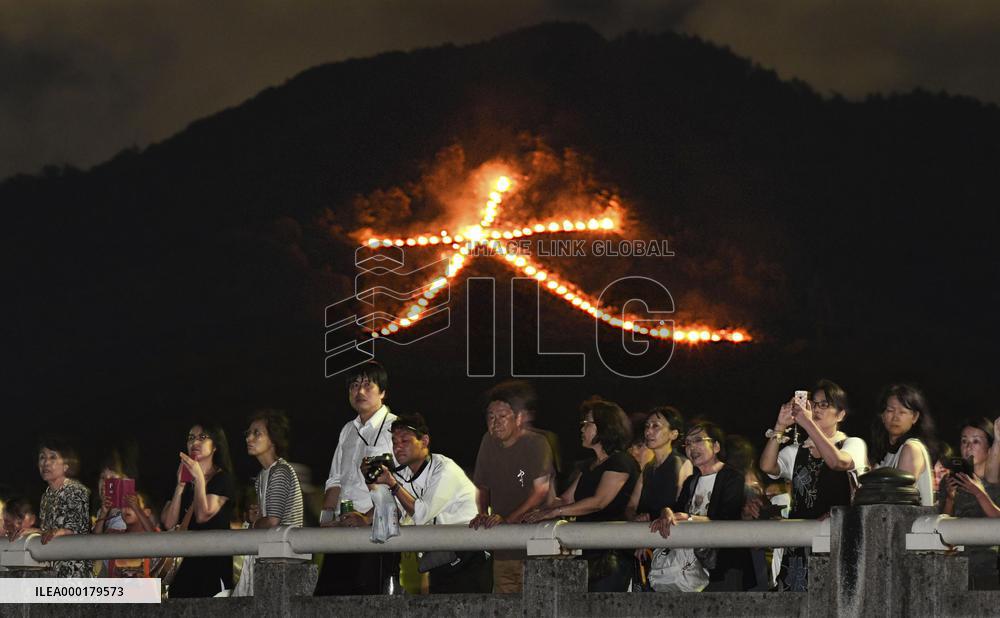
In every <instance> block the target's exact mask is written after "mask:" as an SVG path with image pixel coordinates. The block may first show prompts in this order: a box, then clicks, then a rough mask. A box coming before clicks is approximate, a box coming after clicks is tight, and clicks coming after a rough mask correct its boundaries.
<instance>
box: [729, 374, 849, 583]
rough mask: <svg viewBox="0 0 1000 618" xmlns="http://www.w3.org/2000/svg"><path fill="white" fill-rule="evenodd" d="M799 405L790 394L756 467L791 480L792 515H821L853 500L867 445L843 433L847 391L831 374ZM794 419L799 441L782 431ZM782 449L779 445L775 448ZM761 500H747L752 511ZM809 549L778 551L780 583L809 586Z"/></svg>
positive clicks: (755, 512) (756, 510)
mask: <svg viewBox="0 0 1000 618" xmlns="http://www.w3.org/2000/svg"><path fill="white" fill-rule="evenodd" d="M804 403H805V406H804V407H803V406H802V405H801V403H800V402H798V401H796V400H795V398H792V399H791V400H789V401H788V402H786V403H785V404H784V405H782V406H781V409H780V410H779V411H778V420H777V421H775V425H774V429H772V430H770V431H768V432H767V434H766V436H767V438H768V440H767V445H766V446H765V447H764V452H763V453H761V456H760V469H761V470H762V471H763V472H765V473H766V474H767V475H768V476H770V477H771V478H772V479H785V480H790V481H791V482H792V496H791V499H792V504H791V511H790V512H789V514H788V516H789V517H790V518H791V519H821V518H825V517H827V516H828V515H829V513H830V509H831V508H833V507H835V506H848V505H850V504H851V498H852V494H853V492H854V488H855V487H857V478H858V476H859V475H861V474H864V473H865V472H866V471H867V469H868V447H867V446H866V445H865V441H864V440H862V439H861V438H854V437H851V438H849V437H847V436H846V435H845V434H844V433H843V432H841V431H840V424H841V423H842V422H843V421H844V418H845V417H846V416H847V393H845V392H844V389H842V388H841V387H840V386H839V385H837V384H836V383H834V382H831V381H830V380H820V381H819V382H817V383H816V386H815V388H813V390H812V393H811V395H810V399H809V400H807V401H805V402H804ZM793 425H798V426H799V427H801V428H802V429H803V430H805V434H806V439H805V441H804V442H803V443H802V445H801V446H800V445H799V444H796V443H794V442H792V443H791V444H788V445H787V446H782V443H783V442H786V441H788V440H789V438H788V436H787V435H786V433H785V432H786V431H787V430H788V429H789V428H790V427H792V426H793ZM779 449H780V450H779ZM760 506H761V504H760V502H759V501H756V500H753V501H751V502H749V503H748V504H747V511H748V513H749V515H750V516H751V517H754V518H757V517H758V516H759V514H760ZM808 563H809V552H808V550H807V549H806V548H804V547H792V548H786V549H785V550H784V551H783V552H782V559H781V571H780V573H779V574H778V588H779V589H781V590H791V591H795V592H803V591H806V590H808V587H809V586H808V584H809V582H808V571H807V567H808Z"/></svg>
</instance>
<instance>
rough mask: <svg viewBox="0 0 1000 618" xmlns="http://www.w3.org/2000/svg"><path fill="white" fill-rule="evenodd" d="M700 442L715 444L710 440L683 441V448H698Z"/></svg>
mask: <svg viewBox="0 0 1000 618" xmlns="http://www.w3.org/2000/svg"><path fill="white" fill-rule="evenodd" d="M702 442H715V440H713V439H712V438H707V437H706V438H697V439H695V440H685V441H684V448H691V447H692V446H698V444H700V443H702Z"/></svg>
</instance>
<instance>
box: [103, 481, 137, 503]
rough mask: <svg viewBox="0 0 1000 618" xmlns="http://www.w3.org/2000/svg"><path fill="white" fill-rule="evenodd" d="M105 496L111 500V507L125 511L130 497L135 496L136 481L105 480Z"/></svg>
mask: <svg viewBox="0 0 1000 618" xmlns="http://www.w3.org/2000/svg"><path fill="white" fill-rule="evenodd" d="M104 495H105V496H107V497H108V498H110V499H111V507H112V508H116V509H123V508H125V507H127V506H128V497H129V496H134V495H135V479H104Z"/></svg>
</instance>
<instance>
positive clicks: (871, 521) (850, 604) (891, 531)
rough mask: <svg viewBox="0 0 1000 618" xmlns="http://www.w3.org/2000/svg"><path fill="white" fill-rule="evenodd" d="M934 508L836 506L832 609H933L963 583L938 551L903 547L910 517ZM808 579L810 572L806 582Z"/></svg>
mask: <svg viewBox="0 0 1000 618" xmlns="http://www.w3.org/2000/svg"><path fill="white" fill-rule="evenodd" d="M934 512H935V511H934V508H933V507H919V506H907V505H893V504H870V505H865V506H856V507H851V508H847V507H836V508H834V509H833V516H832V521H831V531H832V535H831V543H830V545H831V547H830V549H831V552H830V575H831V577H830V578H829V579H830V583H831V586H832V590H831V604H830V608H831V610H830V613H831V614H833V615H838V616H925V615H934V614H937V613H938V612H936V611H935V608H936V607H937V605H936V604H937V602H938V600H939V599H943V598H944V597H946V596H947V594H948V593H951V592H955V591H956V590H962V589H964V588H965V581H964V580H962V581H958V577H957V576H956V574H959V575H961V573H959V571H958V570H956V569H949V568H948V566H949V565H946V564H944V563H943V562H941V561H940V560H939V558H941V556H933V555H921V554H914V553H907V551H906V534H907V533H908V532H909V531H910V528H911V526H912V525H913V521H914V520H916V519H917V518H918V517H921V516H924V515H931V514H933V513H934ZM812 581H813V578H812V577H810V586H811V585H812ZM810 592H811V591H810ZM811 600H812V599H810V601H811ZM810 609H812V603H810Z"/></svg>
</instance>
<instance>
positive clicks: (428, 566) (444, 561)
mask: <svg viewBox="0 0 1000 618" xmlns="http://www.w3.org/2000/svg"><path fill="white" fill-rule="evenodd" d="M461 561H462V559H461V558H459V556H458V554H456V553H455V552H453V551H425V552H423V553H422V554H420V557H419V558H418V559H417V570H418V571H420V572H421V573H426V572H427V571H430V570H432V569H436V568H438V567H443V566H445V565H451V566H455V565H456V564H458V563H459V562H461Z"/></svg>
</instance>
